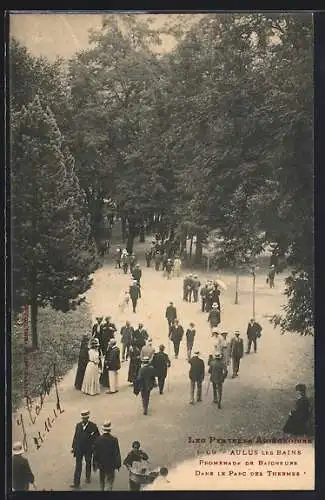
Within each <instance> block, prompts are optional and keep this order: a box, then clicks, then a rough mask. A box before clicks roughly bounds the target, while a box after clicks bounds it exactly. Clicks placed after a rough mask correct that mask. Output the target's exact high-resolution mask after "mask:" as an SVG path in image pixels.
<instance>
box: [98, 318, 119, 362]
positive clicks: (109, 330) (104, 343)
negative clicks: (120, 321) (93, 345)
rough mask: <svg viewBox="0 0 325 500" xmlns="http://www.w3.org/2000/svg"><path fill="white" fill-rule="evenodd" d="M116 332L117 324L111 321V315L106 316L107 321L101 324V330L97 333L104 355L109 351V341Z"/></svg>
mask: <svg viewBox="0 0 325 500" xmlns="http://www.w3.org/2000/svg"><path fill="white" fill-rule="evenodd" d="M115 332H116V326H115V325H114V323H112V322H111V317H110V316H106V318H105V323H103V324H102V325H101V331H100V333H99V335H98V334H97V335H95V336H96V337H97V338H98V340H99V345H100V351H101V353H102V355H103V356H105V353H106V351H107V347H108V343H109V341H110V340H111V339H113V338H114V335H115Z"/></svg>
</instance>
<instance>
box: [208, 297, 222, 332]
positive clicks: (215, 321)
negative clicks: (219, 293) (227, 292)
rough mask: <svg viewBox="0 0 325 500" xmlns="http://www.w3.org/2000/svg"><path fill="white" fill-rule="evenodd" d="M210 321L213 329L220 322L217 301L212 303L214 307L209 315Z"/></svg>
mask: <svg viewBox="0 0 325 500" xmlns="http://www.w3.org/2000/svg"><path fill="white" fill-rule="evenodd" d="M208 322H209V323H210V327H211V330H213V328H216V327H217V326H218V325H219V324H220V311H219V308H218V304H217V303H216V302H215V303H214V304H212V309H211V311H210V312H209V316H208Z"/></svg>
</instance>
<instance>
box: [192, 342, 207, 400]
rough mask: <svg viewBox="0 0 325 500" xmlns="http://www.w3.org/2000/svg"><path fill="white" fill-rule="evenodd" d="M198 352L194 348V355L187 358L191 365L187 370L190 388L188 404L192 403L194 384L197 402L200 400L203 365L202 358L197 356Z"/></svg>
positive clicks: (203, 372) (203, 373)
mask: <svg viewBox="0 0 325 500" xmlns="http://www.w3.org/2000/svg"><path fill="white" fill-rule="evenodd" d="M199 355H200V352H199V351H198V350H196V351H195V352H194V356H193V357H192V358H191V359H190V360H189V363H190V365H191V368H190V371H189V378H190V381H191V389H190V404H191V405H194V391H195V386H196V387H197V395H196V396H197V402H198V403H199V402H200V401H202V382H203V380H204V375H205V366H204V361H203V359H201V358H199Z"/></svg>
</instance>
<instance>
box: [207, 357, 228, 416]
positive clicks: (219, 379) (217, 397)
mask: <svg viewBox="0 0 325 500" xmlns="http://www.w3.org/2000/svg"><path fill="white" fill-rule="evenodd" d="M209 373H210V380H211V382H212V388H213V402H214V403H217V404H218V408H221V399H222V386H223V383H224V381H225V379H226V377H227V375H228V370H227V367H226V365H225V363H224V361H223V359H222V354H221V353H216V354H215V355H214V357H212V358H210V360H209Z"/></svg>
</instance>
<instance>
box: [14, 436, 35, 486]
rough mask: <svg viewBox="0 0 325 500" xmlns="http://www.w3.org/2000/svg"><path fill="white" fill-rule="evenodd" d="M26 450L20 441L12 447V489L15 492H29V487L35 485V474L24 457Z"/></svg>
mask: <svg viewBox="0 0 325 500" xmlns="http://www.w3.org/2000/svg"><path fill="white" fill-rule="evenodd" d="M23 453H24V448H23V445H22V443H21V442H20V441H17V442H16V443H14V445H13V447H12V455H13V457H12V487H13V490H14V491H28V490H29V485H30V484H33V485H34V488H35V483H34V480H35V479H34V474H33V473H32V471H31V468H30V465H29V462H28V460H27V458H25V457H23Z"/></svg>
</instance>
